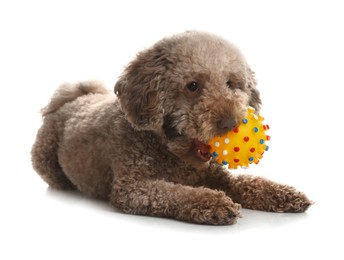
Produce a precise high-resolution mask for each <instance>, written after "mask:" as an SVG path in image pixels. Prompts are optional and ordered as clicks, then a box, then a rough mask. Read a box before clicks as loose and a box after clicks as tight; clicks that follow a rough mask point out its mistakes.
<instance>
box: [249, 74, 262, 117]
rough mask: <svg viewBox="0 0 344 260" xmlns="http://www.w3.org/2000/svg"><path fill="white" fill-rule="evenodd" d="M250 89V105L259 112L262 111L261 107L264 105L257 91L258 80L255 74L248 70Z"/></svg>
mask: <svg viewBox="0 0 344 260" xmlns="http://www.w3.org/2000/svg"><path fill="white" fill-rule="evenodd" d="M247 79H248V88H249V90H250V101H249V105H250V106H251V107H253V108H254V109H255V110H256V111H257V112H259V110H260V106H261V105H262V101H261V99H260V94H259V91H258V89H257V80H256V77H255V73H254V72H253V71H252V70H251V69H250V68H248V77H247Z"/></svg>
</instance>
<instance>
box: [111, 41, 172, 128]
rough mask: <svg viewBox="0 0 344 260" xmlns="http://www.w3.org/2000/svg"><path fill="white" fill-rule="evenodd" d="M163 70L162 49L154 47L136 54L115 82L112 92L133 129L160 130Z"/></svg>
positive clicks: (162, 116)
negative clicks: (113, 91)
mask: <svg viewBox="0 0 344 260" xmlns="http://www.w3.org/2000/svg"><path fill="white" fill-rule="evenodd" d="M165 72H166V64H165V62H164V58H163V55H162V52H161V51H158V50H156V48H155V49H154V47H153V48H152V49H148V50H146V51H144V52H141V53H139V54H138V55H137V57H136V59H135V60H134V61H133V62H131V63H130V64H129V65H128V66H127V67H126V69H125V70H124V72H123V74H122V75H121V77H120V78H119V80H118V82H117V83H116V85H115V93H116V95H117V96H118V98H119V101H120V104H121V107H122V110H123V112H124V113H125V116H126V118H127V120H128V121H129V122H130V123H131V124H132V125H133V126H134V127H135V128H137V129H140V130H154V131H161V129H162V126H163V118H164V106H163V101H164V97H163V93H164V91H163V77H164V74H165Z"/></svg>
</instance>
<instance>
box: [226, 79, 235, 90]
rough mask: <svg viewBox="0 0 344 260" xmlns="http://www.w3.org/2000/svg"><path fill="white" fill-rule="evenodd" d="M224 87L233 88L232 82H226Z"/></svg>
mask: <svg viewBox="0 0 344 260" xmlns="http://www.w3.org/2000/svg"><path fill="white" fill-rule="evenodd" d="M226 85H227V87H228V88H234V84H233V82H232V81H230V80H228V81H227V82H226Z"/></svg>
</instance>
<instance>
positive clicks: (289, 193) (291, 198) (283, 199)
mask: <svg viewBox="0 0 344 260" xmlns="http://www.w3.org/2000/svg"><path fill="white" fill-rule="evenodd" d="M275 202H276V203H275V205H274V204H273V203H272V204H271V205H272V206H274V207H273V211H276V212H295V213H297V212H305V211H306V210H307V209H308V208H309V207H310V206H311V205H312V204H313V203H314V202H313V201H311V200H310V199H308V198H307V196H306V195H305V194H303V193H302V192H299V191H297V190H296V189H294V188H292V187H289V186H284V187H283V189H281V190H279V191H278V192H277V194H276V199H275Z"/></svg>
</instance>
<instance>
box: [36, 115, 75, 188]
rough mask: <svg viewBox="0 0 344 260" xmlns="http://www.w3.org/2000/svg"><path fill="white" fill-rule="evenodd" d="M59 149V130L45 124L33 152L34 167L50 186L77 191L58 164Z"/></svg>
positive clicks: (38, 134)
mask: <svg viewBox="0 0 344 260" xmlns="http://www.w3.org/2000/svg"><path fill="white" fill-rule="evenodd" d="M57 149H58V135H57V130H56V129H55V128H54V127H53V125H52V124H49V123H48V122H45V123H44V124H43V125H42V127H41V128H40V129H39V131H38V133H37V136H36V141H35V143H34V145H33V147H32V150H31V160H32V166H33V168H34V169H35V170H36V172H37V173H38V174H39V175H40V176H41V178H42V179H43V180H44V181H45V182H47V183H48V184H49V186H51V187H53V188H57V189H76V188H75V186H74V185H73V184H72V183H71V182H70V180H69V179H68V178H67V177H66V175H65V174H64V172H63V170H62V168H61V166H60V164H59V162H58V156H57Z"/></svg>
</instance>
